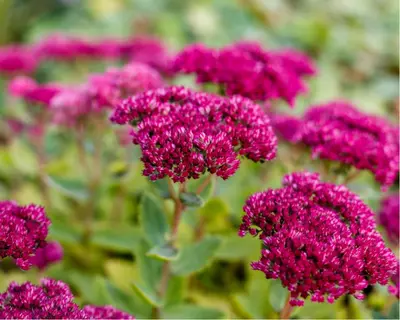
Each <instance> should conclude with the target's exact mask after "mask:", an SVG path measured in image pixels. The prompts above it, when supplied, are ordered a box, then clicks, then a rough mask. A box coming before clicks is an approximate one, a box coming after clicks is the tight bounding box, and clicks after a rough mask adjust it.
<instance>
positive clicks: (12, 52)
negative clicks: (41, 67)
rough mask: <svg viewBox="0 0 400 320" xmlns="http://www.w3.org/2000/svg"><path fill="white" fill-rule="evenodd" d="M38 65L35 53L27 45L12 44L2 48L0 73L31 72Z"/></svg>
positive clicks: (13, 74) (9, 74)
mask: <svg viewBox="0 0 400 320" xmlns="http://www.w3.org/2000/svg"><path fill="white" fill-rule="evenodd" d="M37 65H38V62H37V59H35V55H34V54H32V50H31V49H30V48H29V47H27V46H18V45H12V46H8V47H1V48H0V74H5V75H7V76H15V75H18V74H29V73H31V72H32V71H34V70H35V69H36V67H37Z"/></svg>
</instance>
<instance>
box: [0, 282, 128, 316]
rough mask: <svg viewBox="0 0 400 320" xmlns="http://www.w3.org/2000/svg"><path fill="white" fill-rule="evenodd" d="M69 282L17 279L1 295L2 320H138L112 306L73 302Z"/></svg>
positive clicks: (0, 311)
mask: <svg viewBox="0 0 400 320" xmlns="http://www.w3.org/2000/svg"><path fill="white" fill-rule="evenodd" d="M73 298H74V297H73V295H72V293H71V290H70V288H69V287H68V285H66V284H65V283H63V282H61V281H56V280H52V279H43V280H42V283H41V285H40V286H36V285H33V284H31V283H30V282H26V283H24V284H22V285H18V284H17V283H15V282H13V283H11V284H10V285H9V287H8V289H7V291H6V292H4V293H2V294H0V318H1V319H135V318H134V317H133V316H130V315H128V314H126V313H125V312H121V311H119V310H116V309H114V308H112V307H110V306H105V307H96V306H86V307H84V308H83V309H80V308H79V307H78V305H76V304H75V303H74V302H73Z"/></svg>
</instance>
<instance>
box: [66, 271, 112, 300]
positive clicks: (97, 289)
mask: <svg viewBox="0 0 400 320" xmlns="http://www.w3.org/2000/svg"><path fill="white" fill-rule="evenodd" d="M69 280H70V282H71V283H72V284H73V285H74V286H75V287H76V288H77V290H78V291H79V293H80V294H81V296H82V298H83V299H84V300H85V301H86V302H88V303H90V304H96V305H107V304H110V303H111V297H110V295H109V293H108V291H107V289H106V286H105V279H104V278H102V277H100V276H95V277H94V276H92V275H88V274H84V273H81V272H78V271H72V272H71V274H70V277H69Z"/></svg>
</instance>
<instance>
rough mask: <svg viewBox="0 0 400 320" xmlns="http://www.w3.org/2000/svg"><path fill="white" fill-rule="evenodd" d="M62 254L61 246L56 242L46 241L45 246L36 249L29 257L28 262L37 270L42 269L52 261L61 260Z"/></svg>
mask: <svg viewBox="0 0 400 320" xmlns="http://www.w3.org/2000/svg"><path fill="white" fill-rule="evenodd" d="M63 256H64V251H63V248H62V246H61V245H60V244H59V243H58V242H56V241H53V242H48V243H47V244H46V246H45V247H43V248H39V249H37V250H36V253H35V255H34V256H32V257H31V258H30V263H31V264H32V265H34V266H36V267H37V268H38V269H39V270H44V269H46V268H47V267H48V266H50V265H52V264H53V263H56V262H58V261H60V260H62V258H63Z"/></svg>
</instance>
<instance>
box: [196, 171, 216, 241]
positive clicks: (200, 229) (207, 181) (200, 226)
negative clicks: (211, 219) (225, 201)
mask: <svg viewBox="0 0 400 320" xmlns="http://www.w3.org/2000/svg"><path fill="white" fill-rule="evenodd" d="M214 178H215V176H214V175H213V174H210V175H208V177H207V178H205V179H204V181H203V182H202V183H201V185H200V186H199V187H198V188H197V190H196V194H197V195H200V194H201V193H202V192H203V191H204V190H205V189H206V188H207V186H208V185H209V184H210V183H211V182H212V180H213V179H214ZM205 227H206V219H205V216H204V215H200V221H199V223H198V225H197V228H196V230H195V233H194V238H195V240H196V241H200V240H201V239H203V236H204V231H205Z"/></svg>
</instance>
